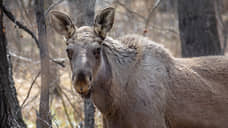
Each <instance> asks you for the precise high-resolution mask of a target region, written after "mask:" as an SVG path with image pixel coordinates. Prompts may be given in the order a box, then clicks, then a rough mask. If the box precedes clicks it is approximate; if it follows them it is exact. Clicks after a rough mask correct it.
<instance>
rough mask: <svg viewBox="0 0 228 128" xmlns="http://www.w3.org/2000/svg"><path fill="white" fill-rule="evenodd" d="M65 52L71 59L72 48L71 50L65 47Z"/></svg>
mask: <svg viewBox="0 0 228 128" xmlns="http://www.w3.org/2000/svg"><path fill="white" fill-rule="evenodd" d="M66 52H67V56H68V58H69V59H70V60H71V59H72V56H73V50H72V49H69V48H67V49H66Z"/></svg>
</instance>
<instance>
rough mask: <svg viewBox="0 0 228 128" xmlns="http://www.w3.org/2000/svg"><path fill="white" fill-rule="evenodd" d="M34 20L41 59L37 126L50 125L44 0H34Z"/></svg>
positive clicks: (44, 126)
mask: <svg viewBox="0 0 228 128" xmlns="http://www.w3.org/2000/svg"><path fill="white" fill-rule="evenodd" d="M35 5H36V8H35V9H36V22H37V25H38V36H39V37H38V40H39V45H40V60H41V94H40V107H39V114H38V115H37V116H38V117H37V128H49V127H51V116H50V111H49V82H50V80H49V56H48V44H47V32H46V24H45V17H44V0H36V1H35Z"/></svg>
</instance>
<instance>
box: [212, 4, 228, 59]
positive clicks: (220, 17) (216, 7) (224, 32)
mask: <svg viewBox="0 0 228 128" xmlns="http://www.w3.org/2000/svg"><path fill="white" fill-rule="evenodd" d="M219 4H221V3H219V1H218V0H216V1H215V9H216V13H217V18H218V21H219V23H220V24H221V27H222V33H223V36H224V42H223V49H222V53H223V55H225V52H226V47H227V36H228V31H227V30H226V28H225V24H224V22H223V20H222V16H221V9H220V7H219Z"/></svg>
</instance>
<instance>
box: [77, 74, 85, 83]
mask: <svg viewBox="0 0 228 128" xmlns="http://www.w3.org/2000/svg"><path fill="white" fill-rule="evenodd" d="M77 80H78V81H85V74H84V73H83V72H79V73H78V78H77Z"/></svg>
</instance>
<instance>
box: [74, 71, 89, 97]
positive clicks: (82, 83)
mask: <svg viewBox="0 0 228 128" xmlns="http://www.w3.org/2000/svg"><path fill="white" fill-rule="evenodd" d="M91 83H92V73H91V72H89V71H83V70H81V71H79V72H77V73H75V74H73V85H74V88H75V90H76V91H77V92H78V93H79V94H80V95H82V96H87V95H88V94H89V92H90V88H91Z"/></svg>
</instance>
